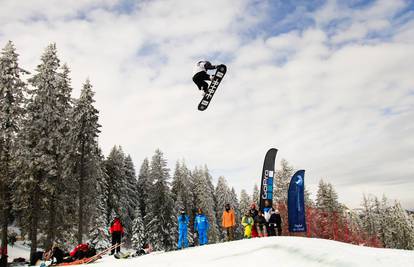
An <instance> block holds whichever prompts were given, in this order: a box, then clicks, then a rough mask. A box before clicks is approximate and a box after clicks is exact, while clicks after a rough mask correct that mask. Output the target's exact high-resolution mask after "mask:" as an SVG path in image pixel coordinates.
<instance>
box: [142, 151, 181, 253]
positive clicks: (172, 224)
mask: <svg viewBox="0 0 414 267" xmlns="http://www.w3.org/2000/svg"><path fill="white" fill-rule="evenodd" d="M149 176H150V178H149V179H150V180H151V181H153V185H152V186H151V189H150V195H149V200H150V202H149V203H148V207H149V209H148V210H147V214H146V218H145V220H146V221H148V225H147V228H148V229H147V232H148V239H149V241H150V243H151V244H153V246H154V248H155V249H157V250H160V249H164V250H172V249H174V248H175V232H176V229H177V223H176V218H175V214H174V200H173V198H172V195H171V191H170V188H169V186H170V184H169V179H170V175H169V169H168V168H167V161H166V160H165V159H164V156H163V153H162V152H161V151H160V150H156V151H155V154H154V156H153V157H152V160H151V165H150V172H149Z"/></svg>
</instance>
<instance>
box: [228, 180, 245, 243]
mask: <svg viewBox="0 0 414 267" xmlns="http://www.w3.org/2000/svg"><path fill="white" fill-rule="evenodd" d="M230 205H231V207H232V208H233V209H234V216H235V221H236V225H235V226H234V237H235V239H240V238H242V237H243V226H242V224H241V218H242V213H241V210H240V203H239V200H238V199H237V194H236V190H234V187H232V188H231V191H230Z"/></svg>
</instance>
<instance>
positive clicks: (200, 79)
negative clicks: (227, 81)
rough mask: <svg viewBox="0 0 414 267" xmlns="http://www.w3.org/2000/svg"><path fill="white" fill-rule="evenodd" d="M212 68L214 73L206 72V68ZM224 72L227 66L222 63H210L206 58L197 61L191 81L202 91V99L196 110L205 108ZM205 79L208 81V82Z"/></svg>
mask: <svg viewBox="0 0 414 267" xmlns="http://www.w3.org/2000/svg"><path fill="white" fill-rule="evenodd" d="M213 69H216V72H215V73H214V75H210V74H208V73H207V71H208V70H213ZM226 72H227V67H226V65H224V64H220V65H212V64H211V63H210V62H209V61H206V60H201V61H199V62H197V64H196V66H195V69H194V76H193V81H194V83H195V84H196V85H197V87H198V89H200V90H202V92H203V99H201V101H200V103H199V104H198V110H200V111H203V110H206V109H207V107H208V105H209V104H210V101H211V99H212V98H213V96H214V93H215V92H216V90H217V88H218V86H219V85H220V83H221V80H222V79H223V77H224V75H225V74H226ZM206 81H210V84H208V83H207V82H206Z"/></svg>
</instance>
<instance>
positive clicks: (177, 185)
mask: <svg viewBox="0 0 414 267" xmlns="http://www.w3.org/2000/svg"><path fill="white" fill-rule="evenodd" d="M171 192H172V196H173V198H174V201H175V202H177V200H178V199H180V202H181V203H179V204H181V205H182V206H179V205H178V203H176V206H177V205H178V206H177V208H178V209H179V208H184V209H185V210H186V212H187V214H190V212H191V205H192V204H191V203H192V198H193V197H192V192H191V190H190V171H189V170H188V168H187V166H186V165H185V162H184V161H182V162H181V163H180V162H179V161H177V163H176V165H175V171H174V176H173V181H172V188H171Z"/></svg>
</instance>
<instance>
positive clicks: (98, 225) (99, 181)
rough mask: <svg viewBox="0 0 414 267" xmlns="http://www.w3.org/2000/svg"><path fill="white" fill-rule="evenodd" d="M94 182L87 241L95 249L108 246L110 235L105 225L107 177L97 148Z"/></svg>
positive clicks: (106, 214)
mask: <svg viewBox="0 0 414 267" xmlns="http://www.w3.org/2000/svg"><path fill="white" fill-rule="evenodd" d="M96 164H97V165H96V170H97V176H96V184H95V190H94V191H95V194H93V195H95V196H96V197H95V200H94V204H93V205H92V207H93V208H92V210H91V227H90V231H89V242H90V243H91V244H92V245H94V247H95V248H96V249H97V250H100V249H105V248H107V247H109V246H110V242H109V240H110V237H109V233H108V231H107V229H105V228H106V226H107V225H109V224H110V222H109V221H108V218H109V215H108V214H109V211H108V207H107V203H108V200H107V196H108V195H107V193H106V192H107V191H108V187H109V186H108V184H107V181H108V178H107V177H106V173H105V171H104V166H103V165H104V160H103V156H102V155H101V152H100V150H99V161H98V162H96Z"/></svg>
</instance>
